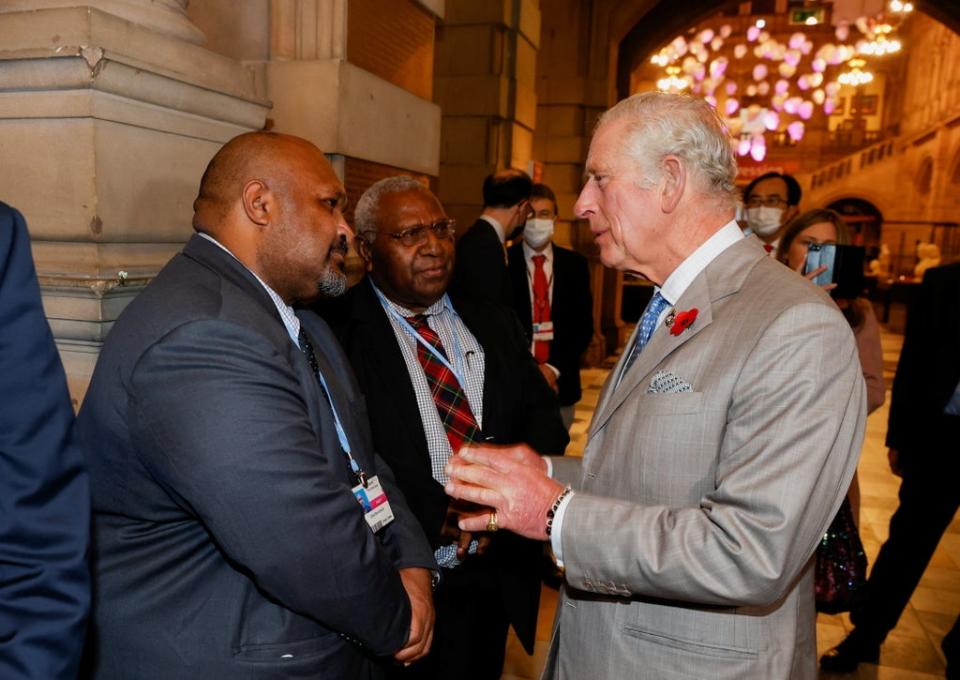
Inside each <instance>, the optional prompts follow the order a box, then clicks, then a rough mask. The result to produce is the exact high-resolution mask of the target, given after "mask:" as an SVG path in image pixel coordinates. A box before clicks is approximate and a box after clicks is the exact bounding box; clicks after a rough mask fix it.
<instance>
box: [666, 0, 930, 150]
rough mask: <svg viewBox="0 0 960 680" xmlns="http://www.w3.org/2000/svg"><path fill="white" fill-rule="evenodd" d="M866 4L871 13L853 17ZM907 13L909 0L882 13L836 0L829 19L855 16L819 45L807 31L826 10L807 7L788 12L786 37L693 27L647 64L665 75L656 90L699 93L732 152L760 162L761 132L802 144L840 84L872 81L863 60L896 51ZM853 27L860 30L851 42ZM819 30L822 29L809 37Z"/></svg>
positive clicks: (756, 28) (896, 0)
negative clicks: (720, 119)
mask: <svg viewBox="0 0 960 680" xmlns="http://www.w3.org/2000/svg"><path fill="white" fill-rule="evenodd" d="M854 5H857V6H854ZM867 5H869V7H868V6H867ZM878 7H879V9H880V11H877V8H878ZM864 9H867V10H871V11H872V12H871V14H869V15H867V14H856V11H857V10H861V11H862V10H864ZM912 11H913V5H912V4H911V3H910V2H905V1H904V0H890V2H889V3H888V5H887V7H886V9H885V10H884V9H883V4H882V3H879V2H878V0H835V2H834V20H835V21H836V20H837V16H838V15H839V16H841V17H843V16H844V12H846V15H845V16H849V17H850V18H851V19H852V21H851V20H850V19H844V18H841V20H840V21H839V23H838V25H837V26H836V29H835V31H834V37H835V39H836V42H827V43H824V44H822V45H819V46H818V45H815V44H814V42H813V38H812V37H811V36H810V35H808V34H807V33H806V32H804V30H805V27H807V26H811V27H812V26H819V25H820V24H822V23H823V21H824V17H825V9H824V8H823V7H822V6H819V5H812V6H804V7H802V8H794V9H791V10H789V14H790V16H789V21H790V23H791V24H793V25H796V26H797V29H798V30H796V31H795V32H794V33H792V34H791V35H790V36H789V37H788V38H787V39H786V42H780V40H778V39H777V38H776V37H774V36H772V35H771V34H770V32H769V31H768V29H767V25H766V21H765V20H764V19H758V20H757V21H756V22H754V23H753V24H752V25H750V26H748V27H747V28H746V31H745V32H744V34H743V35H739V34H738V35H734V31H733V28H732V27H731V26H730V25H729V24H724V25H723V26H721V27H720V28H719V29H717V30H714V29H713V28H705V29H703V30H700V31H692V32H691V33H693V37H685V36H682V35H681V36H677V37H676V38H674V39H673V40H672V41H671V42H670V43H669V44H668V45H666V46H665V47H663V48H662V49H661V50H660V51H659V52H657V53H656V54H654V55H653V56H652V57H651V58H650V62H651V63H653V64H655V65H656V66H658V67H660V68H662V69H664V72H665V75H664V76H663V77H661V78H659V79H658V80H657V89H659V90H661V91H664V92H689V93H691V94H694V95H700V96H702V97H704V98H705V99H706V100H707V101H708V102H710V104H711V105H713V106H714V107H716V108H717V109H718V110H719V111H720V112H721V115H723V116H724V117H725V119H726V123H727V125H728V127H729V128H730V132H731V133H732V134H733V136H734V137H735V138H738V139H736V140H735V148H736V151H737V153H738V154H739V155H740V156H747V155H749V156H750V157H751V158H753V159H754V160H756V161H758V162H759V161H762V160H763V159H764V158H765V157H766V153H767V140H766V138H765V135H766V133H768V132H775V133H777V134H779V135H781V136H782V137H783V138H784V139H786V140H788V141H789V142H790V143H796V142H799V141H800V140H801V139H802V138H803V136H804V133H805V130H806V123H805V122H806V121H809V120H810V119H811V118H812V117H813V115H814V112H815V110H816V108H817V107H819V108H821V109H822V111H823V113H824V114H825V115H828V116H829V115H831V114H833V113H834V112H835V111H836V110H837V107H838V104H839V92H840V86H841V85H850V86H854V87H859V86H861V85H864V84H866V83H869V82H870V81H872V80H873V78H874V76H873V74H872V73H871V72H870V70H869V69H868V68H867V60H868V59H873V58H879V57H883V56H886V55H889V54H894V53H896V52H899V51H900V49H901V48H902V43H901V42H900V40H899V39H898V38H897V36H896V29H897V28H898V27H899V25H900V23H901V22H902V21H903V19H904V18H905V17H906V16H907V15H908V14H909V13H910V12H912ZM854 31H856V32H857V33H859V36H857V38H856V39H855V38H854V37H853V36H852V35H851V34H852V33H854ZM689 35H690V34H688V36H689ZM822 35H823V31H822V29H820V31H819V35H814V37H818V38H821V39H822ZM731 48H732V49H731ZM730 71H733V72H734V73H736V74H737V76H738V77H739V81H740V82H739V83H738V82H737V80H735V79H734V78H733V77H732V76H731V73H730ZM738 90H739V91H738Z"/></svg>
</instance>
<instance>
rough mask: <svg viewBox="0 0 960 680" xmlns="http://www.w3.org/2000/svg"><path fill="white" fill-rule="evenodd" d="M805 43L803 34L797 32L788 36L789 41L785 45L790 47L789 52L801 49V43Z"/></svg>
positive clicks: (805, 39) (805, 38)
mask: <svg viewBox="0 0 960 680" xmlns="http://www.w3.org/2000/svg"><path fill="white" fill-rule="evenodd" d="M806 41H807V37H806V36H805V35H804V34H803V33H800V32H799V31H797V32H796V33H794V34H793V35H791V36H790V40H789V42H788V43H787V44H788V45H790V49H791V50H799V49H800V48H801V47H803V43H805V42H806Z"/></svg>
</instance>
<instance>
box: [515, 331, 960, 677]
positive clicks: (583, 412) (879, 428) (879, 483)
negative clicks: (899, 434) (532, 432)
mask: <svg viewBox="0 0 960 680" xmlns="http://www.w3.org/2000/svg"><path fill="white" fill-rule="evenodd" d="M882 341H883V350H884V373H885V377H886V378H887V386H888V388H889V386H890V385H891V384H892V381H893V371H894V369H895V368H896V363H897V358H898V356H899V354H900V346H901V344H902V341H903V337H902V336H900V335H895V334H892V333H891V334H888V333H884V335H883V338H882ZM611 365H612V364H609V365H606V366H604V367H601V368H596V369H588V370H584V371H582V374H581V375H582V378H583V384H584V397H583V400H582V401H581V402H580V403H579V404H578V405H577V415H576V421H575V422H574V424H573V428H572V430H571V438H572V442H571V444H570V448H569V449H568V451H569V452H571V453H572V454H574V455H582V453H583V447H584V444H585V443H586V430H587V426H588V425H589V423H590V417H591V416H592V414H593V409H594V407H595V406H596V403H597V397H598V396H599V392H600V387H601V386H602V384H603V381H604V379H605V378H606V375H607V372H608V370H609V368H610V367H611ZM888 399H889V393H888ZM886 427H887V406H886V405H884V406H883V407H881V408H880V409H879V410H877V411H876V412H875V413H874V414H873V415H871V416H870V418H869V420H868V422H867V436H866V440H865V443H864V447H863V453H862V456H861V459H860V467H859V474H860V489H861V510H860V524H861V527H860V533H861V537H862V539H863V544H864V547H865V549H866V552H867V556H868V558H869V559H870V561H871V564H872V561H873V558H874V557H875V556H876V554H877V551H878V550H879V549H880V545H881V543H882V542H883V540H884V539H885V538H886V536H887V526H888V522H889V519H890V515H891V514H893V511H894V510H895V509H896V505H897V490H898V488H899V480H898V478H897V477H894V476H893V475H892V474H891V473H890V470H889V468H888V466H887V456H886V452H887V450H886V447H885V446H884V443H883V442H884V436H885V434H886ZM556 598H557V593H556V591H555V590H551V589H550V588H547V587H544V589H543V597H542V598H541V604H540V620H539V624H538V627H537V643H536V648H535V650H534V654H533V656H528V655H527V654H526V652H524V651H523V648H522V647H521V646H520V643H519V642H518V641H517V640H516V639H515V638H513V637H512V633H511V639H510V640H509V642H508V645H507V661H506V664H505V666H504V675H503V680H521V679H524V680H525V679H527V678H538V677H539V674H540V670H541V669H542V668H543V661H544V657H545V654H546V650H547V644H548V641H549V639H550V627H551V624H552V622H553V613H554V609H555V606H556ZM958 612H960V518H954V521H953V524H952V525H951V526H950V528H949V529H948V531H947V533H946V534H945V536H944V538H943V540H942V541H941V542H940V546H939V548H938V549H937V552H936V554H935V555H934V558H933V560H932V562H931V563H930V566H929V567H928V568H927V571H926V573H925V574H924V576H923V579H922V581H921V582H920V586H919V587H918V588H917V590H916V592H915V593H914V596H913V599H912V601H911V603H910V605H909V606H908V607H907V610H906V611H905V612H904V614H903V616H902V617H901V619H900V622H899V624H898V625H897V627H896V628H895V629H894V630H893V632H891V634H890V636H889V637H888V638H887V642H886V644H884V646H883V649H882V651H881V658H880V665H879V666H874V665H872V664H862V665H861V666H860V669H859V672H858V673H857V674H851V675H843V676H831V675H827V674H821V678H844V679H847V680H853V679H855V678H856V679H858V680H859V679H866V678H871V679H876V680H929V679H932V678H943V677H944V661H943V655H942V653H941V651H940V641H941V640H942V639H943V636H944V634H945V633H946V632H947V631H948V630H949V629H950V626H951V625H952V624H953V621H954V619H955V618H956V616H957V613H958ZM849 629H850V620H849V618H848V617H847V615H846V614H841V615H836V616H824V615H821V616H820V618H819V619H818V621H817V643H818V646H819V649H820V650H821V651H823V650H826V649H828V648H829V647H832V646H833V645H835V644H836V643H837V642H839V641H840V640H842V639H843V638H844V636H845V634H846V632H847V631H848V630H849ZM596 680H601V679H596Z"/></svg>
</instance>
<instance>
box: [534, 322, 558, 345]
mask: <svg viewBox="0 0 960 680" xmlns="http://www.w3.org/2000/svg"><path fill="white" fill-rule="evenodd" d="M533 339H534V340H535V341H539V342H550V341H551V340H553V322H552V321H542V322H540V323H535V324H533Z"/></svg>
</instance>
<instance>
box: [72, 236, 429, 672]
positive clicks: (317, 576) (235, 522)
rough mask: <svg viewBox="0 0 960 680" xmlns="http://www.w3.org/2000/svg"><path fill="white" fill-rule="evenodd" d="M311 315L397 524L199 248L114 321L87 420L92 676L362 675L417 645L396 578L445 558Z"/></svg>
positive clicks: (292, 369)
mask: <svg viewBox="0 0 960 680" xmlns="http://www.w3.org/2000/svg"><path fill="white" fill-rule="evenodd" d="M299 316H300V319H301V322H302V323H303V327H304V329H305V330H306V331H307V333H308V334H309V335H310V336H311V337H312V340H313V345H314V347H315V349H316V352H317V359H318V361H319V363H320V369H321V372H322V373H323V374H324V376H325V377H326V379H327V382H328V384H329V386H330V390H331V393H332V394H331V396H332V399H333V402H334V404H335V405H336V406H337V410H338V412H339V413H340V415H341V418H342V419H343V425H344V428H345V430H346V434H347V437H348V439H349V441H350V444H351V448H352V449H353V455H354V457H355V458H356V459H357V461H358V462H359V463H360V465H361V467H362V468H363V470H364V471H366V472H367V473H368V474H375V473H377V474H379V475H380V479H381V481H382V482H383V486H384V488H385V489H386V490H387V493H388V495H389V499H390V503H391V505H392V506H393V510H394V513H395V514H396V520H394V522H393V523H392V524H390V525H389V526H387V527H386V528H384V529H383V530H381V532H380V533H379V534H377V535H374V534H373V533H372V532H371V531H370V529H369V528H368V526H367V524H366V522H365V520H364V518H363V514H362V511H361V509H360V507H359V505H358V503H357V501H356V500H355V498H354V497H353V495H352V493H351V491H350V488H351V486H353V484H354V481H353V479H352V476H351V475H350V474H349V473H348V465H347V461H346V457H345V455H344V453H343V451H342V450H341V449H340V447H339V444H338V440H337V436H336V433H335V429H334V421H333V416H332V412H331V409H330V406H329V403H328V402H327V399H326V397H325V396H324V394H323V392H322V390H321V388H320V386H319V383H318V381H317V379H316V377H315V374H314V373H313V372H312V370H311V369H310V367H309V365H308V362H307V359H306V357H305V356H304V355H303V353H302V352H301V351H300V350H299V348H298V347H297V346H296V345H295V344H294V343H293V342H292V341H291V339H290V337H289V336H288V334H287V331H286V328H285V327H284V326H283V324H282V322H281V320H280V317H279V315H278V313H277V310H276V307H275V306H274V305H273V303H272V302H271V300H270V299H269V297H268V296H267V294H266V292H265V291H264V289H263V287H262V286H260V284H259V283H258V282H257V281H256V279H255V278H254V277H253V276H252V275H251V274H250V273H249V272H248V271H247V270H246V269H245V268H244V267H243V266H242V265H241V264H240V263H239V262H237V261H236V260H234V259H233V258H232V257H231V256H230V255H229V254H227V253H226V252H224V251H223V250H221V249H220V248H219V247H217V246H216V245H215V244H213V243H210V242H209V241H206V240H205V239H203V238H201V237H199V236H194V237H193V239H192V240H191V241H190V242H189V243H188V244H187V246H186V248H185V249H184V251H183V253H182V254H180V255H177V256H176V257H174V258H173V260H171V261H170V263H169V264H168V265H167V266H166V267H165V268H164V269H163V270H162V271H161V272H160V274H159V275H158V276H157V278H156V280H154V281H153V282H152V283H151V284H150V285H149V286H148V287H147V288H146V289H145V290H144V291H143V292H142V293H141V294H140V295H139V296H138V297H137V298H136V299H135V300H134V301H133V302H132V303H131V304H130V306H129V307H128V308H127V309H126V310H125V311H124V313H123V314H122V315H121V316H120V318H119V319H118V320H117V322H116V325H115V327H114V328H113V330H112V331H111V333H110V335H109V337H108V338H107V341H106V343H105V345H104V348H103V353H102V354H101V357H100V361H99V362H98V364H97V368H96V370H95V372H94V375H93V380H92V382H91V383H90V389H89V391H88V393H87V397H86V399H85V401H84V405H83V408H82V410H81V411H80V416H79V421H78V426H79V430H80V434H81V437H82V441H83V443H84V446H85V448H86V451H87V455H88V457H89V460H90V472H91V479H92V484H93V501H94V516H95V533H94V545H95V556H96V570H95V604H94V623H95V650H94V651H95V663H96V667H95V677H97V678H117V679H120V678H138V679H143V680H146V679H150V678H157V679H160V678H198V679H202V680H212V679H213V678H232V679H238V678H249V679H253V678H256V679H257V680H261V679H264V678H291V677H304V678H306V677H309V678H330V679H331V680H332V679H334V678H336V679H337V680H339V679H341V678H366V677H371V676H375V675H377V674H378V672H377V671H376V669H375V668H374V667H373V664H371V662H370V657H371V656H386V655H390V654H393V653H394V652H395V651H396V650H397V649H399V648H400V647H402V646H403V645H404V644H405V642H406V640H407V636H408V629H409V623H410V604H409V600H408V599H407V597H406V594H405V592H404V589H403V587H402V585H401V582H400V577H399V574H398V572H397V568H398V567H407V566H423V567H431V568H436V567H435V563H434V561H433V556H432V555H431V553H430V550H429V547H428V545H427V543H426V540H425V539H424V537H423V532H422V531H421V530H420V528H419V526H418V525H417V523H416V521H415V519H414V518H413V517H412V516H411V514H410V511H409V509H408V508H407V506H406V504H405V502H404V500H403V496H402V494H400V493H399V492H398V491H397V489H396V487H395V485H394V482H393V476H392V474H391V473H390V470H389V468H388V467H387V466H386V465H385V464H384V463H383V462H382V461H381V460H380V459H379V458H378V457H376V456H375V455H374V452H373V446H372V442H371V439H370V431H369V427H368V424H367V422H368V421H367V411H366V405H365V403H364V400H363V396H362V395H361V394H360V392H359V390H358V389H357V385H356V383H355V381H354V379H353V377H352V374H351V372H350V368H349V365H348V363H347V360H346V357H344V356H343V353H342V351H341V350H340V348H339V346H338V345H337V342H336V340H335V338H334V337H333V335H332V333H330V329H329V328H328V327H327V325H326V324H325V323H324V322H323V321H321V320H320V319H319V318H318V317H317V316H316V315H314V314H312V313H310V312H304V313H302V314H300V315H299ZM347 638H352V639H353V640H355V641H357V642H353V641H348V639H347ZM360 645H362V647H361V646H360Z"/></svg>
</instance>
